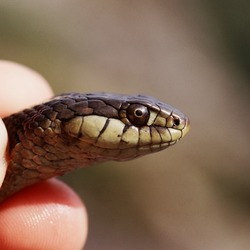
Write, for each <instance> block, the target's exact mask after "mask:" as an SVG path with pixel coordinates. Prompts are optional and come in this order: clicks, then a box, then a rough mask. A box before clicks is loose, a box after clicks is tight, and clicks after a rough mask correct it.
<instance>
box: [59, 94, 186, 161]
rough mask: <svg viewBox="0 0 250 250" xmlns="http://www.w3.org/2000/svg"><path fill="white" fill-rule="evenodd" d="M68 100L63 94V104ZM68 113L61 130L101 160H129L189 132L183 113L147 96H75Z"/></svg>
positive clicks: (159, 148) (156, 149) (152, 150)
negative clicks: (70, 114) (69, 116)
mask: <svg viewBox="0 0 250 250" xmlns="http://www.w3.org/2000/svg"><path fill="white" fill-rule="evenodd" d="M69 98H72V94H71V95H70V97H68V96H67V95H65V99H66V102H67V99H69ZM66 102H65V103H66ZM67 110H70V112H73V114H74V115H73V116H72V118H67V119H65V117H59V119H60V120H62V121H64V122H63V125H62V127H63V131H64V132H65V133H66V134H67V135H69V136H71V137H72V138H75V139H77V140H78V142H75V144H78V145H79V146H78V147H79V148H81V149H82V150H83V151H84V152H85V153H86V154H88V156H89V157H90V158H91V157H92V156H93V157H96V158H99V159H101V160H102V159H105V160H129V159H132V158H135V157H138V156H142V155H145V154H149V153H153V152H157V151H160V150H163V149H165V148H167V147H169V146H171V145H173V144H175V143H176V142H177V141H179V140H180V139H181V138H182V137H184V136H185V135H186V134H187V133H188V131H189V129H190V123H189V119H188V118H187V117H186V116H185V115H184V114H183V113H181V112H180V111H178V110H176V109H174V108H173V107H171V106H170V105H167V104H165V103H162V102H160V101H159V100H157V99H154V98H153V97H149V96H142V95H136V96H127V95H126V96H125V95H115V94H106V93H96V94H87V95H86V94H85V95H84V97H83V96H81V95H79V94H75V96H74V103H72V104H71V105H67V109H66V110H65V114H66V113H67ZM61 116H63V114H62V113H61Z"/></svg>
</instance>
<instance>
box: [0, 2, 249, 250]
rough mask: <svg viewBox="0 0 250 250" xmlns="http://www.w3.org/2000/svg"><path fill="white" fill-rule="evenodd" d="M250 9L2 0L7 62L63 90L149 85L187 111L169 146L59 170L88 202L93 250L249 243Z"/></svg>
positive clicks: (205, 248)
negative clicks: (187, 123)
mask: <svg viewBox="0 0 250 250" xmlns="http://www.w3.org/2000/svg"><path fill="white" fill-rule="evenodd" d="M249 7H250V3H249V2H247V1H237V2H233V1H219V2H218V1H195V0H191V1H188V2H187V1H160V0H158V1H153V0H146V1H142V0H136V1H120V0H116V1H114V0H106V1H102V0H101V1H100V0H99V1H97V0H94V1H93V0H92V1H90V0H85V1H80V0H76V1H63V0H62V1H48V0H45V1H29V0H23V1H15V0H13V1H2V2H1V3H0V38H1V39H0V45H1V46H0V56H1V59H7V60H13V61H16V62H19V63H23V64H25V65H27V66H29V67H31V68H34V69H35V70H37V71H38V72H40V73H41V74H43V75H44V76H45V77H46V79H47V80H48V81H49V82H50V83H51V85H52V87H53V89H54V90H55V92H56V93H61V92H69V91H82V92H93V91H110V92H118V93H143V94H149V95H153V96H155V97H157V98H159V99H161V100H162V101H165V102H168V103H170V104H171V105H173V106H175V107H177V108H179V109H180V110H182V111H183V112H184V113H186V114H187V115H188V116H189V117H190V119H191V125H192V129H191V132H190V134H189V135H188V136H187V137H186V138H185V139H183V141H181V142H180V143H178V144H177V145H176V146H174V147H172V148H170V149H168V150H166V151H163V152H161V153H157V154H154V155H151V156H147V157H145V158H141V159H138V160H135V161H132V162H122V163H116V162H110V163H106V164H103V165H101V166H100V165H99V166H95V167H92V168H89V169H85V170H79V171H77V172H74V173H72V174H69V175H68V176H67V177H65V178H63V179H64V180H66V181H67V182H68V183H70V185H71V186H73V187H74V188H75V189H76V190H77V192H78V193H80V194H81V196H82V197H83V199H84V200H85V203H86V206H87V208H88V212H89V224H90V225H89V226H90V230H89V236H88V241H87V244H86V246H85V249H87V250H99V249H102V250H105V249H107V250H112V249H119V250H128V249H130V250H131V249H144V250H151V249H157V250H163V249H169V250H196V249H197V250H201V249H202V250H217V249H218V250H224V249H226V250H235V249H240V250H248V249H250V237H249V235H250V156H249V153H250V152H249V139H250V133H249V128H250V109H249V78H250V75H249V65H250V53H249V50H250V49H249V48H250V47H249V36H250V32H249V24H250V22H249V21H250V20H249V19H250V18H249ZM27 91H28V90H27ZM17 94H18V93H17ZM69 237H73V236H72V235H71V236H69Z"/></svg>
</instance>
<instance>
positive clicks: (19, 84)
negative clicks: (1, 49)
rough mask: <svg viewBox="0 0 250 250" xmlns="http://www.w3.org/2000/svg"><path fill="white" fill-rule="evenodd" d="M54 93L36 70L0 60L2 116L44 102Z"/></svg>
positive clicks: (0, 113)
mask: <svg viewBox="0 0 250 250" xmlns="http://www.w3.org/2000/svg"><path fill="white" fill-rule="evenodd" d="M52 94H53V92H52V90H51V88H50V86H49V84H48V83H47V81H46V80H45V79H44V78H43V77H42V76H41V75H39V74H38V73H36V72H35V71H33V70H31V69H29V68H27V67H25V66H22V65H20V64H17V63H14V62H9V61H2V60H0V100H1V107H0V117H4V116H7V115H9V114H12V113H14V112H17V111H19V110H22V109H24V108H27V107H29V106H31V105H34V104H37V103H39V102H42V101H44V99H47V98H49V97H51V96H52Z"/></svg>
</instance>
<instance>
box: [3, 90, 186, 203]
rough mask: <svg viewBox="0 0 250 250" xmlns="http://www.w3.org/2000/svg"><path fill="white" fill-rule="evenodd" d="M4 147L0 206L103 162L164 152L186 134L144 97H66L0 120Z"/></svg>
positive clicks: (175, 118)
mask: <svg viewBox="0 0 250 250" xmlns="http://www.w3.org/2000/svg"><path fill="white" fill-rule="evenodd" d="M3 121H4V123H5V125H6V128H7V132H8V137H9V145H8V152H7V154H8V156H9V163H8V168H7V173H6V176H5V179H4V182H3V185H2V187H1V189H0V201H3V200H4V199H6V198H8V197H9V196H11V195H13V194H14V193H16V192H18V191H19V190H21V189H23V188H24V187H26V186H29V185H32V184H34V183H36V182H39V181H41V180H44V179H48V178H51V177H54V176H58V175H63V174H65V173H66V172H69V171H71V170H73V169H76V168H78V167H86V166H89V165H91V164H94V163H98V162H103V161H107V160H117V161H122V160H129V159H133V158H136V157H139V156H143V155H146V154H149V153H153V152H157V151H160V150H162V149H165V148H167V147H169V146H171V145H173V144H175V143H176V142H177V141H179V140H180V139H181V138H182V137H183V136H185V135H186V134H187V132H188V131H189V127H190V126H189V120H188V118H187V117H186V116H185V115H184V114H182V113H181V112H180V111H178V110H176V109H174V108H173V107H171V106H170V105H168V104H164V103H162V102H161V101H159V100H157V99H154V98H153V97H149V96H143V95H135V96H129V95H118V94H110V93H92V94H80V93H69V94H62V95H58V96H55V97H54V98H52V99H51V100H49V101H48V102H45V103H42V104H39V105H36V106H34V107H32V108H29V109H25V110H23V111H21V112H19V113H15V114H13V115H11V116H8V117H5V118H3Z"/></svg>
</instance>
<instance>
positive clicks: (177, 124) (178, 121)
mask: <svg viewBox="0 0 250 250" xmlns="http://www.w3.org/2000/svg"><path fill="white" fill-rule="evenodd" d="M173 124H174V126H176V127H177V126H179V125H180V119H179V118H177V117H175V118H174V119H173Z"/></svg>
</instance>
